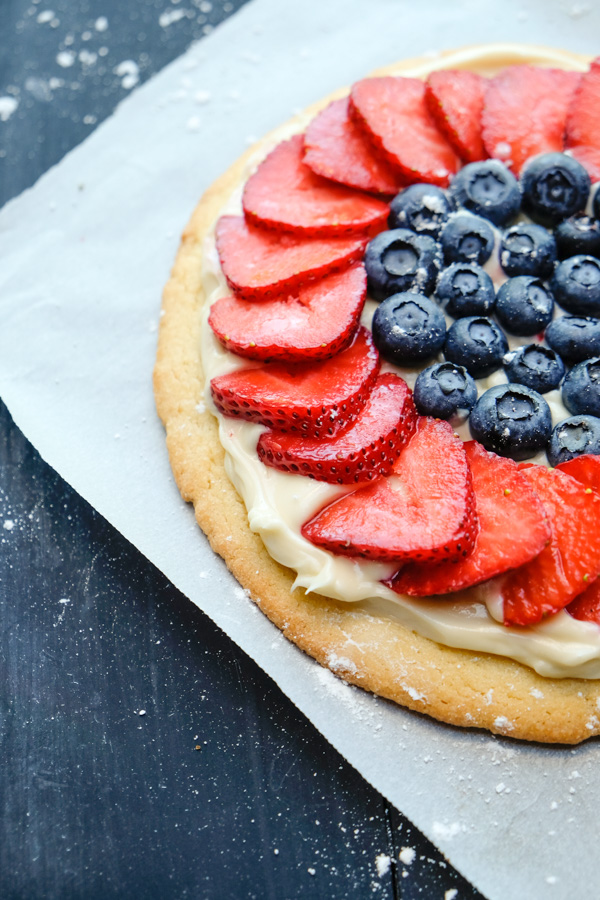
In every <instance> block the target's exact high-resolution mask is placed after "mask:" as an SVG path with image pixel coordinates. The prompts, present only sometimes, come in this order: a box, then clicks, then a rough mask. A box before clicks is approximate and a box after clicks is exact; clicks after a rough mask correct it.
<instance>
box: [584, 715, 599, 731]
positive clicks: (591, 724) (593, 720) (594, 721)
mask: <svg viewBox="0 0 600 900" xmlns="http://www.w3.org/2000/svg"><path fill="white" fill-rule="evenodd" d="M599 724H600V723H599V722H598V718H597V716H590V718H589V719H588V721H587V722H586V723H585V727H586V728H587V729H588V731H593V730H594V728H597V727H598V725H599Z"/></svg>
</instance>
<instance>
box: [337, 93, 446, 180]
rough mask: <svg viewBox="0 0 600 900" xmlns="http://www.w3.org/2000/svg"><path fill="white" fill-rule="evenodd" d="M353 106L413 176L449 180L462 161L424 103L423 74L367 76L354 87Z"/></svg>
mask: <svg viewBox="0 0 600 900" xmlns="http://www.w3.org/2000/svg"><path fill="white" fill-rule="evenodd" d="M350 110H351V114H352V115H353V116H354V118H355V120H356V121H357V122H358V123H359V124H360V125H361V126H362V127H363V128H364V129H365V130H366V132H367V134H368V135H369V136H370V138H371V139H372V141H373V142H374V143H375V145H376V146H377V147H379V148H380V149H381V151H382V152H383V153H384V155H385V156H386V158H387V159H388V160H389V161H390V162H391V163H392V165H395V166H398V167H399V168H400V170H401V172H402V173H403V174H404V175H405V176H406V178H407V179H409V180H410V181H427V182H430V183H431V184H438V185H440V186H441V187H446V186H447V185H448V182H449V179H450V176H451V175H454V174H455V173H456V172H457V171H458V168H459V166H460V161H459V159H458V157H457V155H456V154H455V152H454V150H453V149H452V147H451V146H450V144H449V143H448V141H447V140H446V138H445V137H444V136H443V135H442V134H441V133H440V131H439V130H438V128H437V126H436V124H435V122H434V121H433V119H432V118H431V116H430V114H429V111H428V109H427V105H426V103H425V85H424V84H423V82H422V81H420V80H419V79H418V78H392V77H384V78H365V79H363V81H358V82H356V84H354V85H353V86H352V91H351V93H350Z"/></svg>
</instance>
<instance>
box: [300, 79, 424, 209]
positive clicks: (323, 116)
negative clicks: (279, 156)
mask: <svg viewBox="0 0 600 900" xmlns="http://www.w3.org/2000/svg"><path fill="white" fill-rule="evenodd" d="M304 162H305V163H306V165H307V166H310V168H311V169H312V170H313V172H316V173H317V174H318V175H322V176H323V177H324V178H330V179H331V180H332V181H338V182H340V184H346V185H348V186H349V187H353V188H358V190H361V191H370V192H371V193H374V194H397V193H398V191H400V190H401V189H402V188H403V187H405V186H406V179H404V178H403V177H402V176H401V175H400V172H399V171H398V170H396V169H393V168H392V166H390V165H389V164H388V163H387V162H386V161H385V159H383V157H382V156H381V154H380V153H377V151H376V150H375V148H374V147H373V145H372V144H371V142H370V141H369V140H368V138H367V137H366V135H365V133H364V131H363V130H362V129H361V128H359V127H358V125H357V124H356V123H355V122H354V120H353V119H352V117H351V116H350V112H349V109H348V98H347V97H344V98H343V99H342V100H334V101H333V103H330V104H329V106H327V107H326V108H325V109H324V110H322V112H320V113H319V115H318V116H316V117H315V118H314V119H313V120H312V122H311V123H310V125H309V126H308V128H307V129H306V134H305V135H304Z"/></svg>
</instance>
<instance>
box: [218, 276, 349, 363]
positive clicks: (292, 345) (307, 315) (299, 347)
mask: <svg viewBox="0 0 600 900" xmlns="http://www.w3.org/2000/svg"><path fill="white" fill-rule="evenodd" d="M366 296H367V276H366V272H365V269H364V266H362V265H360V264H357V265H354V266H352V267H351V268H349V269H346V271H345V272H341V273H335V274H333V275H326V276H325V277H324V278H322V279H320V280H319V281H316V282H312V283H310V284H307V285H303V286H301V287H299V288H298V290H296V291H293V292H291V293H290V294H288V295H286V296H280V297H276V298H274V299H273V300H261V301H260V302H257V301H255V300H244V299H242V298H240V297H235V296H233V297H221V298H220V299H219V300H217V301H216V302H215V303H213V305H212V307H211V310H210V315H209V317H208V323H209V325H210V327H211V328H212V330H213V331H214V333H215V334H216V336H217V337H218V339H219V340H220V342H221V343H222V344H223V346H224V347H227V349H228V350H230V351H231V352H232V353H237V355H238V356H244V357H245V358H247V359H262V360H271V359H282V360H286V361H287V362H305V361H307V360H309V359H326V358H327V357H329V356H334V355H335V354H336V353H339V352H340V350H343V349H344V348H345V347H347V346H348V344H349V343H350V341H351V340H352V335H353V334H354V332H355V331H356V328H357V327H358V322H359V319H360V314H361V311H362V308H363V306H364V303H365V298H366Z"/></svg>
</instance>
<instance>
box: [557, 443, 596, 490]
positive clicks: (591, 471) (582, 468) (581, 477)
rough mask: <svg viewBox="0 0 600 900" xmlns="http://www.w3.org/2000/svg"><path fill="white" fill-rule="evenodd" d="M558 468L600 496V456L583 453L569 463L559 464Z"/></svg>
mask: <svg viewBox="0 0 600 900" xmlns="http://www.w3.org/2000/svg"><path fill="white" fill-rule="evenodd" d="M556 468H557V469H560V471H561V472H566V473H567V475H570V476H571V478H575V479H577V481H579V482H581V484H583V486H584V487H586V488H589V489H590V490H592V491H595V493H596V494H600V456H594V455H593V454H592V453H582V454H581V456H575V457H574V458H573V459H570V460H569V461H568V462H563V463H559V464H558V465H557V467H556Z"/></svg>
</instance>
